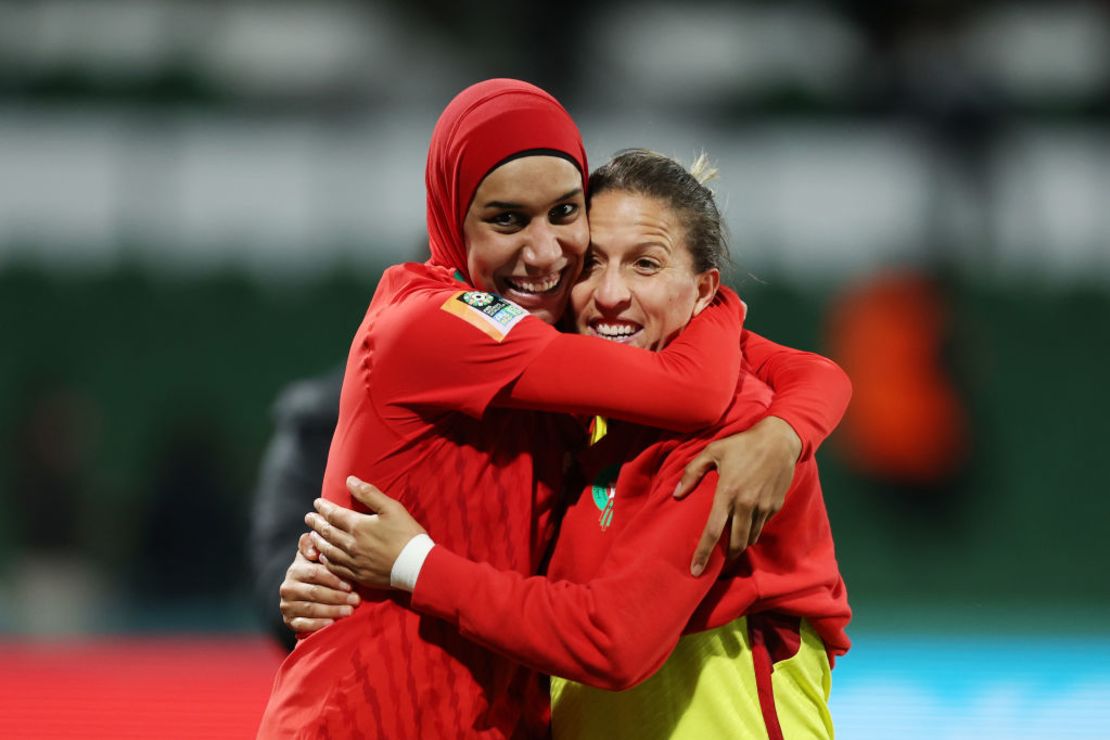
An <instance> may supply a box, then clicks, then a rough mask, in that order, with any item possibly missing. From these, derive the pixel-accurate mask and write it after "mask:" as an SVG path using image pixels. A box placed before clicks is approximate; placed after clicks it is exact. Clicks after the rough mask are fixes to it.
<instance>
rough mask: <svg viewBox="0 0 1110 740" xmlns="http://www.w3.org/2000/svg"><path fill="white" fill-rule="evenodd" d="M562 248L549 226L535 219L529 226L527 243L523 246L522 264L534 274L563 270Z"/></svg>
mask: <svg viewBox="0 0 1110 740" xmlns="http://www.w3.org/2000/svg"><path fill="white" fill-rule="evenodd" d="M562 261H563V246H562V244H560V242H559V238H558V236H557V234H556V233H555V230H554V228H552V226H551V224H548V223H546V222H545V221H543V220H541V219H536V221H534V222H533V223H532V224H531V228H530V229H529V234H528V242H527V243H526V244H525V245H524V263H525V264H526V265H527V266H528V267H529V268H532V269H534V270H536V272H554V271H556V270H561V269H563V264H561V263H562Z"/></svg>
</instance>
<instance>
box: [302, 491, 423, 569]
mask: <svg viewBox="0 0 1110 740" xmlns="http://www.w3.org/2000/svg"><path fill="white" fill-rule="evenodd" d="M347 490H349V491H350V492H351V495H352V496H353V497H354V498H355V500H357V501H359V502H360V503H362V504H363V505H364V506H366V508H368V509H369V510H370V511H372V512H374V513H373V514H360V513H359V512H357V511H351V510H350V509H344V508H343V507H342V506H336V505H335V504H333V503H331V502H330V501H325V500H324V499H316V501H315V503H314V504H313V506H314V507H315V509H316V511H315V512H312V513H309V514H307V515H306V516H305V523H306V524H308V526H309V527H311V528H312V532H311V536H312V544H313V545H314V546H315V547H316V549H317V550H318V551H319V552H320V562H321V563H323V564H324V566H325V567H326V568H327V569H328V570H329V571H331V573H332V574H333V575H335V576H338V577H339V578H341V579H344V580H347V581H349V582H351V583H356V584H358V585H360V586H366V587H369V588H390V574H391V573H392V571H393V563H394V562H395V561H396V560H397V556H398V555H399V554H400V553H401V550H402V549H404V547H405V545H407V544H408V543H409V540H411V539H412V538H413V537H415V536H416V535H418V534H424V532H425V530H424V528H423V527H421V526H420V524H419V523H418V522H417V521H416V520H415V519H413V518H412V516H411V515H410V514H409V512H408V510H407V509H406V508H405V507H404V505H403V504H401V502H399V501H397V500H395V499H392V498H390V497H389V496H387V495H385V494H384V493H382V492H381V491H379V490H378V489H377V488H375V487H374V486H372V485H370V484H369V483H364V482H363V481H361V480H359V479H358V478H356V477H354V476H351V477H349V478H348V479H347Z"/></svg>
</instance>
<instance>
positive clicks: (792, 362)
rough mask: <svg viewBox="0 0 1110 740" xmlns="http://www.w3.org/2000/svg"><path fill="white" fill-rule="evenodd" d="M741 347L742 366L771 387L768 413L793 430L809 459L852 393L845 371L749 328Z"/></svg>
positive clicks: (825, 436) (838, 416) (826, 360)
mask: <svg viewBox="0 0 1110 740" xmlns="http://www.w3.org/2000/svg"><path fill="white" fill-rule="evenodd" d="M741 349H742V351H743V355H744V362H745V366H746V367H747V368H749V369H750V370H751V372H752V373H753V374H754V375H756V377H758V378H759V379H760V380H762V381H763V382H764V383H766V384H767V385H769V386H771V388H772V390H774V392H775V400H774V401H773V402H772V404H771V408H770V409H769V410H768V411H767V416H777V417H779V418H780V419H782V420H783V421H785V422H786V423H787V424H789V425H790V426H791V427H792V428H793V429H794V431H795V432H796V433H797V434H798V438H799V439H801V441H802V454H801V455H800V456H799V458H798V459H799V461H803V460H807V459H809V458H810V457H812V455H813V453H814V452H815V451H816V450H817V448H818V447H820V446H821V443H822V442H824V441H825V439H826V438H827V437H828V436H829V434H831V433H832V431H833V429H835V428H836V426H837V424H839V423H840V420H841V419H842V418H844V412H845V411H846V410H847V408H848V401H849V399H851V397H852V383H851V381H850V380H849V379H848V375H847V374H846V373H845V372H844V371H843V370H841V369H840V366H839V365H837V364H836V363H835V362H833V361H832V360H830V359H828V358H826V357H822V356H821V355H818V354H814V353H813V352H803V351H801V350H797V349H793V348H792V347H786V346H783V345H781V344H776V343H775V342H772V341H771V340H769V339H766V338H764V337H761V336H760V335H758V334H756V333H754V332H750V331H747V330H745V331H744V332H743V334H742V335H741Z"/></svg>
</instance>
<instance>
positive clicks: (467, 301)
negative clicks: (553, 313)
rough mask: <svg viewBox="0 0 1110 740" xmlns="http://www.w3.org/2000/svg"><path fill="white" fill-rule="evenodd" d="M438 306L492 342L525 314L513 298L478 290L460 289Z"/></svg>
mask: <svg viewBox="0 0 1110 740" xmlns="http://www.w3.org/2000/svg"><path fill="white" fill-rule="evenodd" d="M441 308H442V309H443V310H444V311H446V312H447V313H449V314H453V315H455V316H458V317H459V318H460V319H462V320H463V321H465V322H466V323H468V324H470V325H471V326H473V327H475V328H476V329H480V330H481V331H482V332H484V333H485V334H487V335H488V336H489V337H490V338H491V339H493V340H494V341H495V342H500V341H501V340H502V339H504V338H505V336H506V335H507V334H508V333H509V330H511V329H512V328H513V327H514V326H516V325H517V324H519V323H520V322H521V320H523V319H524V317H525V316H527V315H528V312H527V311H525V310H524V309H523V308H521V307H520V306H518V305H516V304H515V303H513V302H512V301H510V300H508V299H506V298H502V297H501V296H499V295H496V294H495V293H486V292H484V291H481V290H460V291H459V292H458V293H455V294H454V295H452V296H451V297H450V298H448V299H447V302H446V303H444V304H443V306H441Z"/></svg>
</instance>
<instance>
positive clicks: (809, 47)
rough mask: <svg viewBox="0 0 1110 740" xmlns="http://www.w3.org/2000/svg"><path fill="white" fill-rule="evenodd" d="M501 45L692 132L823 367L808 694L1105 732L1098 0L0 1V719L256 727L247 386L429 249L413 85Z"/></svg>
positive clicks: (192, 733) (997, 732) (947, 733)
mask: <svg viewBox="0 0 1110 740" xmlns="http://www.w3.org/2000/svg"><path fill="white" fill-rule="evenodd" d="M490 76H514V77H521V78H524V79H528V80H531V81H534V82H536V83H538V84H540V85H542V86H544V87H545V88H547V89H549V90H551V91H552V92H553V93H555V94H556V95H557V96H558V97H559V98H560V99H561V100H563V102H564V103H565V104H566V105H567V107H568V108H569V109H570V111H571V113H572V114H573V115H574V116H575V117H576V119H577V120H578V121H579V123H580V125H581V128H582V131H583V134H584V136H585V139H586V142H587V146H588V148H589V152H590V155H591V157H592V160H593V162H594V163H595V164H596V163H600V162H601V161H603V160H604V159H605V158H606V157H608V156H609V155H610V154H612V153H613V152H614V151H616V150H617V149H620V148H623V147H627V146H648V147H651V148H654V149H657V150H660V151H664V152H667V153H671V154H674V155H677V156H679V157H680V158H684V159H685V160H686V161H689V160H690V159H691V157H692V156H693V155H694V153H695V152H696V151H697V150H699V149H702V148H704V149H705V150H706V151H707V152H708V153H709V154H710V155H711V156H712V157H713V158H714V159H715V160H716V161H717V163H718V165H719V168H720V170H721V178H720V180H719V182H718V185H717V190H718V193H719V197H720V200H721V202H722V204H723V205H724V207H725V211H726V213H727V218H728V221H729V223H730V225H731V229H732V235H733V238H732V247H733V254H734V259H735V262H736V265H737V267H736V270H735V273H734V275H733V276H732V282H733V284H734V285H736V286H737V287H738V289H739V290H740V291H741V292H742V294H743V295H744V296H745V297H746V299H747V301H748V302H749V305H750V307H751V313H750V320H749V325H750V326H752V327H753V328H755V329H757V330H759V331H761V332H763V333H765V334H767V335H768V336H770V337H772V338H774V339H776V340H778V341H781V342H784V343H788V344H793V345H795V346H798V347H802V348H806V349H815V350H817V351H821V352H824V353H826V354H829V355H831V356H832V357H834V358H835V359H837V360H838V361H840V362H841V363H842V364H843V365H844V366H845V368H846V369H848V371H849V373H850V374H851V375H852V376H853V379H854V381H855V388H856V398H855V403H854V405H853V408H852V410H851V411H850V412H849V416H848V418H847V419H846V421H845V424H844V425H843V427H842V428H841V430H839V431H838V433H837V434H836V435H835V436H834V438H833V439H832V440H831V441H830V442H829V444H828V445H827V446H826V447H825V448H824V450H823V452H822V454H821V461H822V469H823V477H824V480H825V493H826V498H827V501H828V505H829V509H830V512H831V515H832V518H833V524H834V527H835V530H836V535H837V542H838V549H839V553H840V560H841V564H842V567H843V570H844V573H845V577H846V579H847V581H848V585H849V590H850V593H851V596H852V600H853V604H854V607H855V610H856V615H857V616H856V620H855V628H854V630H853V637H854V639H855V641H856V647H855V649H854V650H853V652H852V653H850V654H849V655H848V656H847V657H845V658H844V659H843V660H842V661H840V662H839V663H838V666H837V668H836V671H835V672H834V692H833V696H834V700H833V701H834V711H835V716H836V718H837V720H838V723H839V731H840V734H841V736H842V737H844V738H849V739H852V738H894V737H897V738H972V737H974V738H988V737H989V738H994V737H999V738H1001V737H1005V738H1019V737H1021V738H1062V737H1087V738H1094V737H1110V577H1108V576H1107V571H1108V566H1110V544H1108V542H1110V537H1108V534H1110V530H1108V523H1110V486H1108V484H1107V482H1106V477H1105V474H1104V472H1103V471H1102V470H1101V469H1100V468H1099V467H1098V466H1099V464H1101V463H1100V461H1101V460H1105V454H1106V453H1105V451H1104V448H1105V432H1104V430H1105V425H1106V419H1107V418H1110V393H1108V392H1107V390H1106V378H1107V377H1108V374H1107V369H1106V368H1107V367H1108V366H1110V128H1108V126H1107V124H1108V123H1110V6H1107V4H1105V3H1099V2H1093V1H1092V2H1077V1H1073V0H1063V1H1061V2H1051V3H1049V2H1043V3H1035V2H1013V1H1002V0H999V1H994V2H978V3H971V2H959V1H957V0H932V1H929V2H926V1H925V0H903V1H902V2H892V3H870V2H860V1H858V0H856V1H851V2H848V1H846V2H827V3H820V2H804V1H799V2H790V3H769V2H689V3H681V4H680V3H677V2H676V3H672V4H664V3H660V2H636V3H633V2H618V1H614V0H610V1H608V2H601V1H600V0H599V1H597V2H591V3H586V2H583V1H581V0H570V1H569V2H566V3H562V4H558V5H549V4H541V3H520V2H516V3H510V2H506V1H505V0H493V1H491V2H476V1H475V0H456V1H455V2H445V1H443V0H408V1H407V2H384V1H383V2H378V3H356V2H343V1H340V0H322V1H318V2H313V3H292V2H266V1H263V0H256V1H252V2H245V1H241V0H235V1H228V2H219V3H217V2H195V1H192V2H191V1H188V0H83V1H82V0H42V1H40V2H30V1H28V2H14V1H12V0H6V1H0V440H2V444H0V736H3V737H47V736H77V735H80V734H81V733H84V734H85V735H86V736H99V737H124V736H134V737H171V736H181V737H200V736H203V735H206V734H207V735H211V736H216V735H224V736H229V737H242V736H250V735H251V734H252V733H253V728H254V723H255V721H256V719H257V716H258V713H259V712H260V710H261V707H262V704H263V703H264V701H265V697H266V696H267V694H268V690H269V682H270V677H271V676H272V671H273V669H274V667H276V664H277V662H278V660H279V658H280V653H279V651H278V649H277V648H276V647H272V646H271V645H270V644H269V643H268V641H267V638H266V637H265V636H264V635H263V634H262V632H261V628H260V627H259V626H258V621H257V619H256V616H255V615H254V613H253V612H252V611H251V608H250V602H249V596H248V592H249V585H248V584H249V574H248V572H247V570H248V569H247V566H246V558H245V546H244V542H245V536H246V531H247V526H248V515H249V505H250V500H251V495H252V488H253V486H254V482H255V477H256V473H257V469H258V463H259V459H260V455H261V451H262V448H263V446H264V444H265V442H266V439H267V437H268V435H269V434H270V432H271V430H272V426H271V418H270V416H269V410H270V406H271V404H272V402H273V400H274V398H275V397H276V395H277V393H278V392H279V390H280V389H281V388H282V387H283V386H285V385H286V384H287V383H289V382H290V381H293V380H295V379H297V378H302V377H305V376H308V375H313V374H318V373H321V372H324V371H326V370H327V369H328V368H330V367H333V366H334V365H336V364H337V363H339V362H341V361H342V359H343V358H344V357H345V354H346V350H347V345H348V341H349V338H350V334H351V332H352V331H353V330H354V328H355V327H356V326H357V324H358V321H359V319H360V318H361V315H362V312H363V309H364V307H365V305H366V303H367V302H368V300H369V297H370V295H371V294H372V292H373V289H374V285H375V281H376V278H377V276H378V274H379V273H380V271H381V270H382V268H383V267H385V266H386V265H388V264H391V263H393V262H397V261H402V260H407V259H420V258H422V256H423V254H424V249H425V247H424V244H423V239H424V231H423V218H424V215H423V208H424V194H423V179H422V178H423V166H424V156H425V153H426V146H427V140H428V137H429V135H430V132H431V128H432V125H433V124H434V122H435V118H436V116H437V115H438V112H439V110H440V109H441V108H442V106H443V105H444V104H445V103H446V102H447V101H448V100H449V99H450V98H451V96H452V95H453V94H454V93H455V92H457V91H458V90H459V89H461V88H462V87H464V86H465V85H467V84H469V83H471V82H474V81H476V80H478V79H482V78H485V77H490ZM275 599H276V597H275ZM136 707H142V708H143V709H142V711H138V710H137V709H136ZM71 723H75V724H71ZM155 728H156V729H155Z"/></svg>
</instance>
